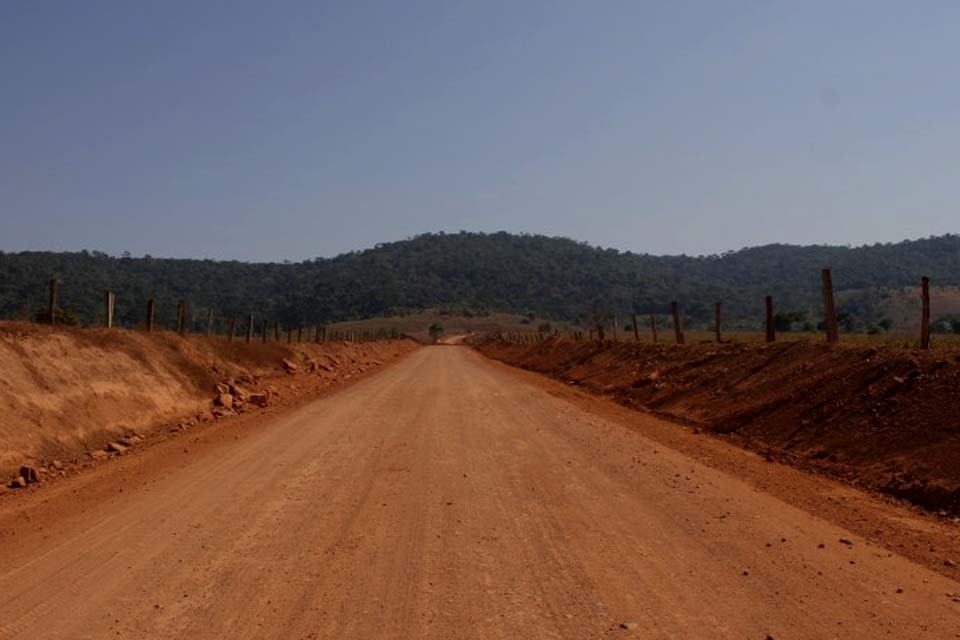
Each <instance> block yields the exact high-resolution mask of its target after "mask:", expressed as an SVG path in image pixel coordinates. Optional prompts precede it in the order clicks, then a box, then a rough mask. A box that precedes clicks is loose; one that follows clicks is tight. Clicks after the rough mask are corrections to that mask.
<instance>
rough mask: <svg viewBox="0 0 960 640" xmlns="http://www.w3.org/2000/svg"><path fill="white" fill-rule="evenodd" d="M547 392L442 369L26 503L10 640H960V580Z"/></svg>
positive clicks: (2, 550) (390, 377) (14, 538)
mask: <svg viewBox="0 0 960 640" xmlns="http://www.w3.org/2000/svg"><path fill="white" fill-rule="evenodd" d="M549 385H556V386H559V385H557V383H554V382H550V381H546V380H544V381H543V382H542V383H541V382H538V381H537V380H534V379H533V375H532V374H529V373H525V372H519V371H515V370H512V369H510V368H508V367H506V366H505V365H502V364H500V363H495V362H491V361H488V360H485V359H484V358H483V357H482V356H480V355H479V354H477V353H475V352H473V351H471V350H469V349H467V348H465V347H428V348H424V349H420V350H418V351H416V352H414V353H412V354H410V355H408V356H406V357H404V358H403V359H401V360H400V361H398V362H397V363H396V364H393V365H391V366H389V367H385V368H384V369H383V370H381V371H379V372H378V373H376V374H373V375H370V376H369V377H366V378H364V379H362V380H360V381H358V382H356V383H355V384H353V385H352V386H349V387H347V388H345V389H342V390H341V391H338V392H336V393H334V394H332V395H330V396H328V397H326V398H323V399H320V400H317V401H315V402H313V403H311V404H308V405H305V406H302V407H300V408H298V409H293V410H290V411H287V412H281V413H277V414H274V415H270V416H266V417H254V416H250V417H249V419H247V420H246V422H243V421H240V422H243V423H242V424H236V425H232V426H231V425H229V424H227V425H224V426H222V427H219V426H218V427H217V429H216V430H211V431H210V432H209V433H206V434H204V435H200V436H197V437H193V438H189V437H185V438H182V439H180V440H179V441H176V442H173V443H161V444H160V445H158V446H156V447H153V448H151V449H148V450H144V451H143V452H140V454H138V455H136V456H131V457H124V458H121V459H119V460H118V461H117V462H116V463H115V464H111V465H104V467H102V468H99V469H97V470H95V471H94V472H91V473H90V474H87V475H82V476H78V477H75V478H68V479H66V480H64V481H62V482H58V483H55V484H54V485H52V486H51V487H49V488H48V489H47V490H44V491H38V492H35V493H33V494H31V495H28V496H23V499H20V498H19V497H18V499H16V500H5V501H4V502H3V504H2V505H0V536H2V537H0V638H4V639H6V638H31V639H35V638H44V639H53V638H70V639H76V638H337V639H342V638H398V639H399V638H574V639H580V638H608V637H609V638H621V637H622V638H711V639H714V638H737V639H744V638H746V639H753V638H755V639H757V640H764V639H765V638H768V637H769V638H775V639H777V640H781V639H789V638H803V639H808V638H957V637H960V602H958V601H957V600H960V595H958V594H960V584H958V583H957V582H956V581H954V580H952V579H950V578H948V577H946V576H945V575H943V574H942V573H940V572H936V571H933V570H931V569H929V568H926V567H924V566H921V565H920V564H916V563H914V562H912V561H910V560H908V559H906V558H905V557H903V556H901V555H898V554H897V553H893V552H891V551H888V550H887V548H885V547H882V546H879V545H877V544H875V543H872V542H870V541H869V540H865V539H864V538H862V537H860V536H858V535H855V534H853V533H850V532H849V531H847V530H845V529H843V528H841V527H839V526H837V525H835V524H832V523H831V522H830V521H828V520H825V519H822V518H820V517H818V516H816V515H813V514H811V513H809V512H807V511H804V510H801V509H799V508H796V507H794V506H791V505H790V504H787V502H785V501H783V500H781V499H780V498H777V497H774V496H773V495H771V494H770V493H768V492H765V491H761V490H758V489H757V488H756V487H755V486H753V485H751V484H748V483H747V482H746V481H744V480H742V479H739V478H737V477H734V476H733V475H730V474H729V473H727V472H725V471H721V470H719V469H716V468H713V467H711V466H707V465H706V464H704V463H703V462H700V461H698V460H697V459H695V458H694V457H692V456H690V455H689V454H688V453H683V452H681V451H680V450H677V449H672V448H668V447H665V446H664V445H663V444H661V443H659V442H658V441H656V440H655V439H653V438H652V437H650V436H648V435H647V434H645V432H644V431H645V429H647V428H649V429H650V430H651V431H655V430H657V429H661V428H663V424H664V423H663V422H662V421H660V420H658V419H657V418H654V417H651V416H646V415H642V414H636V420H635V422H634V423H633V424H623V423H621V422H618V421H616V420H612V419H608V418H607V417H604V415H603V414H602V413H594V412H591V411H589V410H588V409H586V408H584V406H582V405H581V404H579V403H577V402H571V401H569V400H567V399H565V398H564V397H562V394H560V393H558V392H551V393H548V392H547V391H549V390H550V389H549ZM596 402H601V401H599V400H598V401H596ZM258 420H259V421H260V422H257V421H258ZM675 428H676V429H680V427H675ZM691 437H694V436H691ZM711 446H712V445H711ZM716 446H718V447H726V446H728V445H724V444H722V443H717V445H716ZM730 455H744V456H747V455H752V454H747V453H730ZM769 468H770V469H771V471H770V472H769V473H770V474H771V475H770V477H768V478H767V481H768V482H771V483H775V482H777V481H778V478H779V480H780V481H786V480H784V479H787V480H788V479H789V478H791V477H794V476H793V475H790V474H797V473H799V472H797V471H795V470H792V469H787V468H785V467H780V466H779V465H770V467H769ZM780 473H783V474H787V475H785V476H783V477H782V478H780V477H779V476H777V474H780ZM817 482H823V483H827V484H824V486H825V487H826V486H833V485H829V484H828V483H829V481H826V480H822V479H817ZM797 490H798V491H807V490H808V488H807V486H806V485H802V484H801V485H798V489H797ZM844 490H845V491H847V492H849V491H851V490H850V489H844ZM864 499H865V500H866V499H868V498H867V497H866V496H865V497H864ZM890 508H891V509H896V508H895V507H890ZM895 515H896V517H897V518H901V519H903V518H907V519H909V518H910V517H911V516H910V514H909V512H907V511H906V510H904V511H903V513H899V512H897V513H896V514H895ZM891 517H892V516H891ZM916 517H917V518H919V517H920V516H916ZM917 526H924V522H923V521H920V520H918V521H917Z"/></svg>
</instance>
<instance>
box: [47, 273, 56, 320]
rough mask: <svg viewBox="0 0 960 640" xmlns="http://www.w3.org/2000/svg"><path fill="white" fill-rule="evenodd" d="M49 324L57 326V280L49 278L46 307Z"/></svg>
mask: <svg viewBox="0 0 960 640" xmlns="http://www.w3.org/2000/svg"><path fill="white" fill-rule="evenodd" d="M48 312H49V315H48V316H47V317H48V318H49V320H50V324H57V279H56V278H50V300H49V307H48Z"/></svg>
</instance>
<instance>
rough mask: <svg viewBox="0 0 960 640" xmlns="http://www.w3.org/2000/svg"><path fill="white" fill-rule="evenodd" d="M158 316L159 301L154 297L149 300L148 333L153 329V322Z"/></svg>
mask: <svg viewBox="0 0 960 640" xmlns="http://www.w3.org/2000/svg"><path fill="white" fill-rule="evenodd" d="M156 318H157V301H156V300H154V299H153V298H150V299H149V300H147V333H150V332H151V331H153V322H154V320H156Z"/></svg>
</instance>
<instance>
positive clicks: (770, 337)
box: [766, 296, 777, 342]
mask: <svg viewBox="0 0 960 640" xmlns="http://www.w3.org/2000/svg"><path fill="white" fill-rule="evenodd" d="M766 306H767V317H766V320H767V322H766V324H767V342H775V341H776V339H777V333H776V330H775V327H774V326H773V296H767V298H766Z"/></svg>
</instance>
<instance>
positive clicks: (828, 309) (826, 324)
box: [820, 269, 840, 342]
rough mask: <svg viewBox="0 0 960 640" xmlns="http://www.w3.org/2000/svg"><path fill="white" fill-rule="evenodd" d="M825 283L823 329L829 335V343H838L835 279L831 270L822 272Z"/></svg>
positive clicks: (821, 275)
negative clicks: (834, 303)
mask: <svg viewBox="0 0 960 640" xmlns="http://www.w3.org/2000/svg"><path fill="white" fill-rule="evenodd" d="M820 278H821V280H822V281H823V328H824V330H825V331H826V333H827V342H837V340H839V339H840V335H839V331H838V330H837V311H836V308H835V307H834V306H833V279H832V277H831V276H830V269H824V270H823V271H821V272H820Z"/></svg>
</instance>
